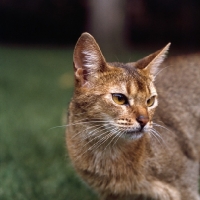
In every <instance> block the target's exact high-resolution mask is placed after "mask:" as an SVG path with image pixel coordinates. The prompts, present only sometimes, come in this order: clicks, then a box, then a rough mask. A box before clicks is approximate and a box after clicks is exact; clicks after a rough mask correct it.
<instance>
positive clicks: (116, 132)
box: [104, 128, 121, 151]
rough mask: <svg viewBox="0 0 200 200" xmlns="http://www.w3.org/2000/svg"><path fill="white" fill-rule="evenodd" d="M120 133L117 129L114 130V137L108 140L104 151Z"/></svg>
mask: <svg viewBox="0 0 200 200" xmlns="http://www.w3.org/2000/svg"><path fill="white" fill-rule="evenodd" d="M120 132H121V131H120V130H118V129H117V128H116V131H115V133H114V134H116V135H114V137H113V138H112V139H111V140H110V142H109V143H108V144H107V145H106V147H105V148H104V151H105V150H106V148H107V147H108V146H109V145H110V144H111V143H112V141H113V140H114V139H115V138H116V137H117V136H118V135H119V133H120Z"/></svg>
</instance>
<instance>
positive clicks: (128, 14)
mask: <svg viewBox="0 0 200 200" xmlns="http://www.w3.org/2000/svg"><path fill="white" fill-rule="evenodd" d="M116 1H117V0H116ZM91 2H92V0H91V1H90V0H0V43H4V44H11V43H15V44H45V45H46V44H48V45H72V44H73V45H74V43H75V42H76V40H77V38H78V37H79V36H80V34H81V33H82V32H84V31H88V32H92V33H93V32H94V31H93V29H95V27H93V28H91V17H92V16H91V14H90V13H91V9H93V8H92V7H91V6H90V4H91ZM119 2H120V1H119ZM121 2H122V1H121ZM123 2H124V3H123V6H122V8H121V11H122V12H123V25H122V37H121V38H120V39H119V40H124V43H125V45H126V46H130V47H131V46H134V45H156V44H158V45H159V44H160V43H162V44H163V43H166V42H169V41H171V42H172V43H173V46H174V47H181V48H182V47H185V48H186V49H187V48H189V49H199V46H200V37H199V34H200V1H199V0H176V1H174V0H162V1H160V0H126V1H123ZM102 3H104V1H102ZM115 10H116V8H115V7H114V6H113V7H112V8H111V9H110V13H109V14H110V15H111V16H112V14H113V13H114V12H115ZM102 13H103V11H102ZM113 20H115V19H113ZM116 20H117V19H116ZM100 23H101V22H100ZM95 24H96V27H98V26H99V25H100V24H99V23H98V21H97V22H95ZM116 24H117V22H116ZM97 34H98V33H94V36H96V35H97ZM99 34H102V33H100V32H99ZM96 37H97V38H98V36H96ZM104 37H106V36H104ZM115 41H116V40H115Z"/></svg>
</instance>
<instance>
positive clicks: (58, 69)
mask: <svg viewBox="0 0 200 200" xmlns="http://www.w3.org/2000/svg"><path fill="white" fill-rule="evenodd" d="M72 80H73V76H72V50H66V49H63V50H59V49H54V50H49V49H37V48H33V49H31V48H30V49H27V48H19V47H15V48H9V47H2V46H1V47H0V130H1V131H0V180H1V181H0V199H10V200H11V199H12V200H13V199H20V200H23V199H24V200H27V199H37V200H38V199H53V200H55V199H57V200H59V199H62V200H63V199H70V200H72V199H74V200H80V199H83V196H84V199H95V198H94V195H93V194H92V193H91V192H89V191H88V189H87V187H85V186H84V185H83V184H82V183H81V182H80V181H79V180H78V178H77V177H76V175H75V174H74V171H73V169H72V167H71V165H70V163H69V162H68V157H67V153H66V147H65V134H64V132H65V128H55V129H50V128H52V127H55V126H59V125H62V124H63V123H62V118H63V116H64V113H65V112H66V109H67V105H68V102H69V100H70V97H71V95H72V83H73V81H72Z"/></svg>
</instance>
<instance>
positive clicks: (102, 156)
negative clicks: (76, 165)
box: [79, 150, 145, 193]
mask: <svg viewBox="0 0 200 200" xmlns="http://www.w3.org/2000/svg"><path fill="white" fill-rule="evenodd" d="M131 154H134V153H130V152H129V153H128V152H113V151H110V152H109V150H108V151H107V152H104V153H102V152H95V153H94V154H93V155H91V157H90V158H87V160H88V161H89V162H88V166H87V167H85V168H84V169H81V170H80V171H79V172H80V173H81V175H82V177H83V178H84V179H85V180H87V182H88V184H89V185H91V186H92V187H94V188H98V190H102V191H104V190H111V191H115V192H117V193H118V192H119V191H121V192H122V193H123V192H125V191H127V190H128V191H130V193H131V191H134V190H137V188H138V186H139V183H140V182H141V183H142V182H143V180H144V179H145V172H144V171H143V167H142V165H141V163H140V161H138V160H134V159H132V158H131V156H134V155H131Z"/></svg>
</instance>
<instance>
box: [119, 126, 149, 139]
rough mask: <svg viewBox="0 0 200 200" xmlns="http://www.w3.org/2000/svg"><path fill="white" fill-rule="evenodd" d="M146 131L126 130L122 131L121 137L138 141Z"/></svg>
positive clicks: (142, 129)
mask: <svg viewBox="0 0 200 200" xmlns="http://www.w3.org/2000/svg"><path fill="white" fill-rule="evenodd" d="M145 132H146V130H145V129H144V128H141V127H140V128H128V129H124V131H123V135H122V137H125V138H128V139H138V138H140V137H142V136H143V135H144V133H145Z"/></svg>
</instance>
